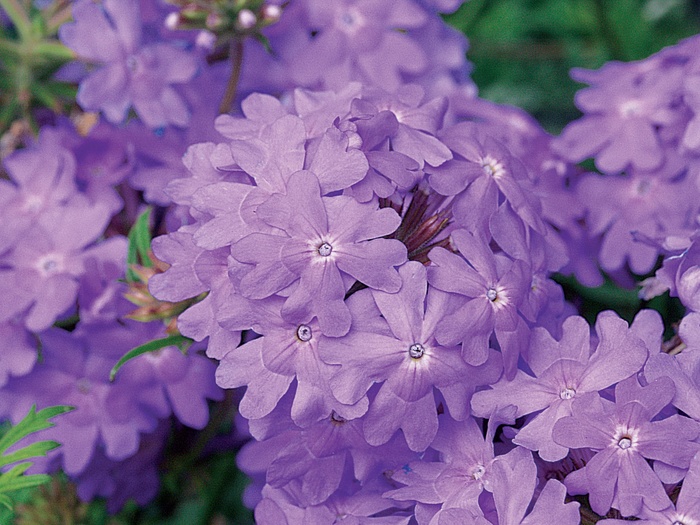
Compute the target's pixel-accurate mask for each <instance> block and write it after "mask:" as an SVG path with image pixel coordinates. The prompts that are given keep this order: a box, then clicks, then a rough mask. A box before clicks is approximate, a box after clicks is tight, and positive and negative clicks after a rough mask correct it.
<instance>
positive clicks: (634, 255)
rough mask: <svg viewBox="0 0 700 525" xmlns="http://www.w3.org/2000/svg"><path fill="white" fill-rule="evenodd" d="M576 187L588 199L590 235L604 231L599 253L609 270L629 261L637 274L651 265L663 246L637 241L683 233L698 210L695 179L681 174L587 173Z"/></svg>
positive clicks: (604, 265)
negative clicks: (605, 175) (613, 174)
mask: <svg viewBox="0 0 700 525" xmlns="http://www.w3.org/2000/svg"><path fill="white" fill-rule="evenodd" d="M576 192H577V194H578V195H579V198H580V200H581V202H582V203H583V204H584V206H585V208H586V211H587V215H586V221H587V224H588V226H589V231H590V234H591V235H593V236H596V235H600V234H602V235H603V242H602V244H601V246H600V251H599V253H598V258H599V260H600V264H601V266H602V267H603V269H604V270H607V271H608V272H611V271H615V270H619V269H620V268H623V266H624V265H625V263H626V262H627V263H628V264H629V266H630V268H631V270H632V271H633V272H634V273H637V274H645V273H647V272H649V271H650V270H652V269H653V267H654V264H655V263H656V259H657V257H658V255H659V249H658V247H656V246H653V245H651V244H649V243H644V242H639V240H638V239H639V238H640V237H648V238H652V239H653V238H657V237H660V236H666V235H669V234H675V233H677V232H682V231H684V230H685V229H686V228H688V227H690V226H691V225H692V220H691V219H690V217H692V216H693V214H695V213H697V211H696V210H697V208H698V206H697V200H696V199H694V198H693V195H694V194H695V192H696V190H695V180H694V179H693V178H692V177H687V176H682V177H677V178H675V179H672V180H669V179H667V178H664V177H659V176H658V175H653V174H646V173H637V172H632V173H630V174H628V175H626V176H607V177H601V176H599V175H594V174H588V175H586V176H585V177H583V178H582V180H581V181H580V182H579V184H578V186H577V188H576Z"/></svg>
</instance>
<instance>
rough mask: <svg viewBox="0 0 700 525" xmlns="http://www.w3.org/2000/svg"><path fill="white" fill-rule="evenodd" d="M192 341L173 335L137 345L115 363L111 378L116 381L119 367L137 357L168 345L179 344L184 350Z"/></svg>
mask: <svg viewBox="0 0 700 525" xmlns="http://www.w3.org/2000/svg"><path fill="white" fill-rule="evenodd" d="M192 342H193V341H192V339H190V338H189V337H185V336H184V335H171V336H169V337H165V338H163V339H156V340H155V341H149V342H148V343H146V344H144V345H141V346H137V347H136V348H134V349H133V350H129V351H128V352H127V353H126V354H124V355H123V356H122V358H121V359H120V360H119V361H117V364H116V365H114V367H113V368H112V370H111V371H110V373H109V380H110V381H114V377H115V376H116V375H117V372H118V371H119V369H120V368H121V367H122V366H124V364H125V363H127V362H128V361H131V360H132V359H133V358H135V357H138V356H140V355H143V354H147V353H149V352H155V351H156V350H160V349H161V348H165V347H167V346H177V347H178V348H180V350H183V348H187V347H189V345H191V344H192Z"/></svg>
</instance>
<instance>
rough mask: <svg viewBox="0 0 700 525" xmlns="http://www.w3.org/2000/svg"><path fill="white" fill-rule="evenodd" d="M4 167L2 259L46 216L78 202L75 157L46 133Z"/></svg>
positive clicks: (0, 213) (0, 216) (0, 217)
mask: <svg viewBox="0 0 700 525" xmlns="http://www.w3.org/2000/svg"><path fill="white" fill-rule="evenodd" d="M3 164H4V167H5V170H6V171H7V174H8V175H9V179H10V180H5V179H0V221H1V222H2V224H3V228H2V230H0V255H2V254H3V253H4V252H6V251H7V250H9V249H10V248H11V247H12V246H13V245H14V244H15V243H16V242H17V241H18V240H19V239H21V238H22V237H24V236H25V235H26V232H27V230H28V229H29V228H30V227H32V226H33V225H35V224H36V223H37V222H38V219H39V218H40V217H41V216H42V215H43V214H51V213H53V211H54V210H57V209H61V208H62V207H63V206H66V205H68V204H69V203H71V202H73V201H75V200H79V199H76V196H77V193H78V188H77V186H76V181H75V173H76V162H75V157H74V156H73V155H72V154H71V153H70V152H69V151H68V150H66V149H65V148H63V147H61V146H60V145H59V144H57V143H56V141H53V140H51V139H50V138H49V137H48V136H47V133H46V132H44V133H42V134H41V136H40V138H39V143H38V144H37V145H35V146H34V147H30V148H27V149H24V150H20V151H17V152H15V153H14V154H12V155H10V156H8V157H7V158H6V159H4V160H3Z"/></svg>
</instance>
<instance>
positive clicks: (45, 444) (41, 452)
mask: <svg viewBox="0 0 700 525" xmlns="http://www.w3.org/2000/svg"><path fill="white" fill-rule="evenodd" d="M60 446H61V444H60V443H57V442H55V441H37V442H36V443H32V444H31V445H27V446H26V447H23V448H21V449H19V450H16V451H15V452H12V453H11V454H6V455H4V456H0V467H3V466H5V465H10V464H12V463H17V462H18V461H24V460H25V459H30V458H36V457H39V456H45V455H46V454H47V453H48V452H49V451H51V450H53V449H55V448H58V447H60Z"/></svg>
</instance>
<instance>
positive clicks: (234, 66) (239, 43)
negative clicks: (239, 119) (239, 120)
mask: <svg viewBox="0 0 700 525" xmlns="http://www.w3.org/2000/svg"><path fill="white" fill-rule="evenodd" d="M230 55H231V57H230V58H231V76H230V77H229V79H228V84H226V91H225V92H224V97H223V98H222V99H221V105H220V106H219V114H221V115H223V114H225V113H228V112H230V111H231V108H232V107H233V101H234V100H236V91H237V89H238V80H239V79H240V77H241V66H242V65H243V40H241V39H240V38H235V39H233V40H232V41H231V47H230Z"/></svg>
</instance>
